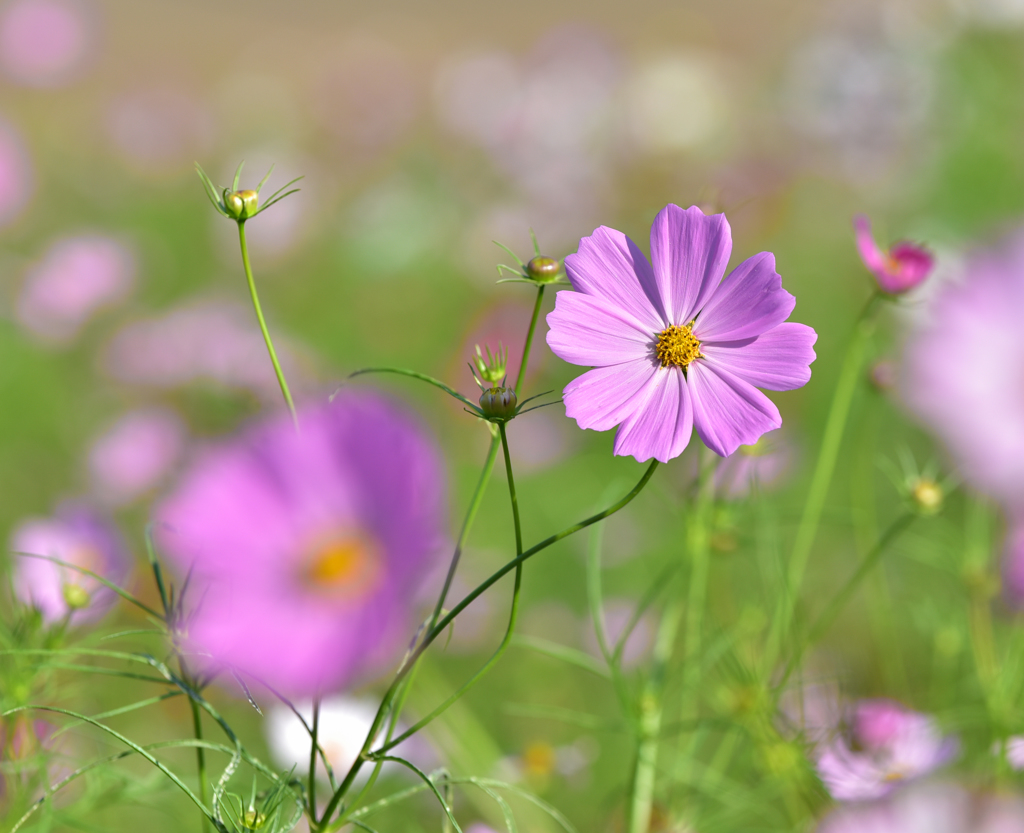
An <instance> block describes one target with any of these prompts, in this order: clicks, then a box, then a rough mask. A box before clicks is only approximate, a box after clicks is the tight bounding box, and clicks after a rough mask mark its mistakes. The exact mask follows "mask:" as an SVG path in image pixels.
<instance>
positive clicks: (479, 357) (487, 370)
mask: <svg viewBox="0 0 1024 833" xmlns="http://www.w3.org/2000/svg"><path fill="white" fill-rule="evenodd" d="M473 364H474V365H475V366H476V372H477V373H478V374H479V375H480V378H481V379H482V380H483V381H485V382H488V383H489V384H490V385H491V387H494V386H495V385H497V384H498V383H499V382H500V381H501V380H502V379H504V378H505V374H506V369H507V367H508V351H507V350H503V349H502V348H501V347H500V346H499V347H498V352H497V354H495V355H492V354H491V348H489V347H488V348H487V358H484V354H483V353H481V352H480V345H479V344H477V345H476V355H475V356H473Z"/></svg>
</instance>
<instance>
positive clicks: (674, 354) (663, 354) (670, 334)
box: [654, 324, 700, 368]
mask: <svg viewBox="0 0 1024 833" xmlns="http://www.w3.org/2000/svg"><path fill="white" fill-rule="evenodd" d="M654 352H655V355H656V356H657V358H658V361H659V362H661V366H662V367H680V368H685V367H686V366H687V365H688V364H689V363H690V362H692V361H693V360H694V359H696V358H699V357H700V342H699V341H697V337H696V336H695V335H694V334H693V331H692V330H691V329H690V328H689V327H688V326H687V327H681V326H679V325H678V324H673V325H672V326H670V327H666V328H665V329H664V330H662V331H661V332H660V333H658V343H657V345H655V350H654Z"/></svg>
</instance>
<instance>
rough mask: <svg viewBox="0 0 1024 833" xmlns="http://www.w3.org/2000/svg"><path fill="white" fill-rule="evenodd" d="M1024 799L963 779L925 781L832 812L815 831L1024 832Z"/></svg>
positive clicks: (886, 832) (846, 832) (913, 832)
mask: <svg viewBox="0 0 1024 833" xmlns="http://www.w3.org/2000/svg"><path fill="white" fill-rule="evenodd" d="M1021 830H1024V799H1022V798H1021V797H1020V796H1018V795H1013V794H1007V793H996V794H981V795H972V794H971V793H969V792H968V791H967V790H965V789H964V788H963V787H961V786H959V785H958V784H948V783H947V784H943V783H931V784H920V785H916V786H914V787H912V788H909V789H906V790H901V791H900V792H898V793H896V794H895V795H892V796H890V797H889V798H887V799H886V800H884V801H877V802H871V803H868V804H854V805H847V806H845V807H842V808H840V809H839V810H836V811H835V812H833V813H830V814H829V815H828V816H827V817H826V818H825V819H824V820H823V821H822V822H821V824H819V825H818V827H817V828H816V829H815V833H1019V831H1021Z"/></svg>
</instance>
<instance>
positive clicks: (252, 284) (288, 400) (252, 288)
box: [238, 220, 299, 428]
mask: <svg viewBox="0 0 1024 833" xmlns="http://www.w3.org/2000/svg"><path fill="white" fill-rule="evenodd" d="M238 242H239V244H240V245H241V247H242V265H243V266H244V267H245V279H246V280H247V281H248V282H249V294H250V295H251V296H252V305H253V308H254V309H255V310H256V319H257V320H258V321H259V322H260V332H262V333H263V341H264V342H266V345H267V352H268V353H269V354H270V362H271V364H273V365H274V373H275V374H277V383H278V384H279V385H280V386H281V395H282V396H284V401H285V404H286V405H287V406H288V410H289V412H290V413H291V415H292V421H293V422H294V423H295V427H296V428H298V427H299V417H298V415H297V414H296V413H295V403H294V402H293V401H292V395H291V392H290V391H289V390H288V382H287V381H286V380H285V378H284V371H283V370H282V369H281V363H280V362H279V361H278V360H277V353H276V352H275V351H274V342H272V341H271V340H270V331H269V330H268V329H267V322H266V319H264V318H263V309H262V308H261V307H260V298H259V295H258V294H257V293H256V281H255V280H253V276H252V265H251V264H250V263H249V246H248V244H247V243H246V242H245V221H244V220H243V221H240V222H239V223H238Z"/></svg>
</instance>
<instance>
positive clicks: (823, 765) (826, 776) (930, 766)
mask: <svg viewBox="0 0 1024 833" xmlns="http://www.w3.org/2000/svg"><path fill="white" fill-rule="evenodd" d="M846 729H847V731H846V732H844V733H842V734H839V735H837V736H836V737H835V738H834V739H832V740H831V741H828V742H826V743H824V744H822V745H821V746H820V747H819V749H818V753H817V769H818V775H819V777H820V778H821V780H822V782H823V783H824V784H825V786H826V787H827V788H828V791H829V793H831V795H832V797H833V798H835V799H837V800H838V801H866V800H871V799H875V798H882V797H883V796H885V795H888V794H889V793H890V792H892V791H893V790H894V789H895V788H896V787H898V786H899V785H900V784H902V783H905V782H906V781H909V780H912V779H915V778H920V777H921V776H922V775H927V774H928V773H929V772H932V771H934V770H936V769H938V768H939V767H941V766H943V765H944V764H947V763H949V762H950V761H951V760H952V759H953V758H954V757H955V756H956V754H957V751H958V750H959V743H958V741H957V740H956V738H953V737H947V736H944V735H943V734H942V732H941V731H940V730H939V727H938V725H937V724H936V722H935V720H934V719H933V718H931V717H929V716H928V715H925V714H921V713H920V712H915V711H912V710H910V709H907V708H904V707H903V706H901V705H900V704H899V703H896V702H894V701H892V700H861V701H860V702H859V703H857V704H856V705H855V706H854V708H853V710H852V714H851V715H850V717H849V720H848V723H847V727H846Z"/></svg>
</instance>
